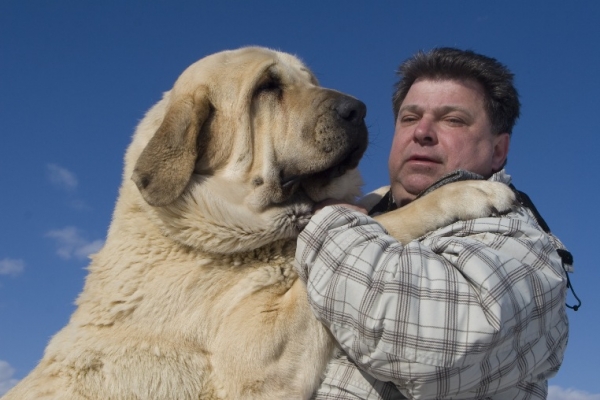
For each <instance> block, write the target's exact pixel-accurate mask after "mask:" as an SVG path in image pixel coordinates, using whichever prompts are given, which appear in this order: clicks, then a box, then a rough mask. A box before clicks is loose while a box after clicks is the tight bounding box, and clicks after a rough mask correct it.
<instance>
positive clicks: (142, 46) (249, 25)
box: [0, 0, 600, 400]
mask: <svg viewBox="0 0 600 400" xmlns="http://www.w3.org/2000/svg"><path fill="white" fill-rule="evenodd" d="M244 45H262V46H267V47H272V48H275V49H280V50H283V51H287V52H290V53H295V54H297V55H298V56H300V58H302V59H303V60H304V61H305V62H306V63H307V64H308V65H309V66H310V67H311V68H312V70H313V71H314V72H315V74H316V75H317V77H318V78H319V80H320V82H321V84H322V85H323V86H327V87H332V88H335V89H338V90H340V91H343V92H347V93H350V94H352V95H354V96H356V97H358V98H360V99H361V100H363V101H364V102H365V103H366V104H367V107H368V113H367V125H368V127H369V130H370V135H371V136H370V142H371V144H370V147H369V150H368V151H367V153H366V155H365V157H364V159H363V161H362V163H361V171H362V173H363V175H364V178H365V181H366V185H365V188H364V189H365V191H369V190H372V189H375V188H377V187H379V186H382V185H384V184H386V183H387V180H388V175H387V154H388V148H389V145H390V143H391V138H392V132H393V116H392V110H391V101H390V99H391V93H392V86H393V84H394V82H395V79H396V78H395V70H396V67H397V66H398V64H399V63H400V62H401V61H402V60H404V59H405V58H407V57H409V56H410V55H411V54H412V53H414V52H416V51H418V50H421V49H423V50H428V49H431V48H432V47H436V46H456V47H460V48H468V49H472V50H475V51H477V52H480V53H483V54H486V55H489V56H492V57H495V58H497V59H499V60H500V61H502V62H503V63H505V64H506V65H508V66H509V68H511V69H512V71H513V72H514V73H515V74H516V84H517V87H518V90H519V92H520V95H521V101H522V104H523V107H522V117H521V118H520V120H519V121H518V123H517V126H516V128H515V130H514V134H513V140H512V145H511V153H510V156H509V163H508V172H509V173H510V174H511V175H512V176H513V179H514V183H515V184H516V186H517V187H518V188H520V189H521V190H524V191H525V192H527V193H528V194H529V195H530V197H531V198H532V199H533V201H534V202H535V204H536V205H537V207H538V209H539V210H540V211H541V213H542V215H543V216H544V217H545V219H546V221H547V222H548V224H549V225H550V227H551V228H552V230H553V232H555V233H556V234H557V235H558V236H559V237H560V238H561V239H562V240H563V242H564V243H565V244H566V245H567V247H568V248H569V249H570V250H571V251H572V253H573V254H574V257H575V268H576V272H575V273H574V274H573V275H572V276H571V279H572V282H573V284H574V286H575V289H576V291H577V294H578V295H579V297H581V299H582V300H583V307H582V308H581V309H580V310H579V311H578V312H573V311H569V317H570V325H571V336H570V341H569V347H568V350H567V354H566V358H565V361H564V363H563V366H562V369H561V370H560V372H559V373H558V375H557V376H556V377H555V378H554V379H552V380H551V381H550V385H551V391H550V398H551V399H553V400H557V399H570V400H575V399H578V400H590V399H595V400H599V399H600V379H598V373H599V372H600V368H599V367H598V362H599V361H598V360H599V359H600V340H598V336H599V333H598V331H600V322H599V321H600V313H599V308H598V306H599V304H600V290H599V288H598V284H599V283H600V268H599V267H598V255H597V254H598V251H599V250H600V248H599V247H597V246H598V242H599V240H598V239H599V235H598V226H599V225H600V218H599V211H598V210H599V208H598V205H597V202H598V198H599V194H600V193H599V189H598V187H599V185H598V184H599V183H600V182H599V179H598V174H597V170H598V165H599V161H598V152H599V150H600V146H599V145H600V107H599V105H600V102H599V100H598V96H599V94H600V77H599V76H600V75H599V74H600V2H596V1H573V2H565V1H522V0H519V1H498V2H491V1H472V0H462V1H419V2H417V1H415V2H408V1H371V2H368V1H364V0H363V1H355V0H345V1H334V0H320V1H313V0H304V1H281V0H279V1H275V0H274V1H262V0H253V1H247V2H242V1H237V2H236V1H223V0H221V1H210V2H209V1H195V2H192V1H172V2H167V1H117V0H114V1H97V2H91V1H79V0H77V1H67V0H65V1H40V0H38V1H21V0H1V1H0V394H2V393H3V392H4V391H6V390H7V389H8V388H9V387H10V386H12V385H14V384H15V383H16V381H18V380H19V379H22V378H23V377H24V376H25V375H26V374H27V373H28V372H29V371H30V370H31V369H32V368H33V367H34V366H35V365H36V363H37V361H38V360H39V359H40V358H41V356H42V353H43V350H44V348H45V346H46V343H47V341H48V339H49V338H50V337H51V336H52V335H53V334H54V333H56V332H57V331H58V330H59V329H60V328H61V327H62V326H64V325H65V324H66V322H67V321H68V318H69V316H70V314H71V313H72V312H73V310H74V306H73V302H74V300H75V298H76V296H77V295H78V293H79V292H80V291H81V288H82V287H83V281H84V278H85V275H86V271H85V268H86V266H87V264H88V260H87V256H88V255H89V254H90V253H92V252H94V251H95V250H97V249H98V248H99V247H100V246H101V245H102V243H103V240H104V238H105V235H106V231H107V228H108V225H109V223H110V219H111V213H112V209H113V205H114V203H115V200H116V197H117V190H118V188H119V185H120V182H121V173H122V165H123V163H122V159H123V154H124V151H125V149H126V147H127V145H128V143H129V141H130V138H131V135H132V133H133V130H134V128H135V126H136V124H137V122H138V121H139V120H140V119H141V118H142V116H143V115H144V113H145V111H146V110H147V109H148V108H149V107H150V106H151V105H152V104H154V103H155V102H157V101H158V100H159V99H160V97H161V94H162V92H164V91H166V90H168V89H170V87H171V86H172V84H173V82H174V81H175V79H176V78H177V76H178V75H179V74H180V73H181V72H182V71H183V69H184V68H186V67H187V66H188V65H189V64H191V63H192V62H194V61H196V60H197V59H199V58H201V57H203V56H204V55H207V54H210V53H213V52H216V51H220V50H225V49H231V48H237V47H240V46H244ZM570 301H571V302H574V300H573V299H571V300H570Z"/></svg>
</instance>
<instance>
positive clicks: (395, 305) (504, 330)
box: [296, 207, 568, 399]
mask: <svg viewBox="0 0 600 400" xmlns="http://www.w3.org/2000/svg"><path fill="white" fill-rule="evenodd" d="M296 261H297V269H298V271H299V274H300V275H301V277H302V278H303V279H304V280H305V281H306V282H307V290H308V297H309V302H310V304H311V306H312V308H313V311H314V313H315V314H316V316H317V318H319V319H320V320H321V321H322V322H323V323H324V324H325V325H326V326H327V327H328V328H329V329H330V331H331V332H332V334H333V335H334V337H335V338H336V340H337V341H338V342H339V343H340V345H341V347H342V348H343V349H344V351H345V352H346V353H347V354H348V356H349V357H350V358H351V359H352V360H353V361H354V362H355V363H356V364H357V365H358V367H359V368H361V369H362V370H363V371H366V372H367V373H369V374H370V375H372V376H374V377H376V378H377V379H380V380H383V381H391V382H393V383H394V384H396V386H397V387H398V388H399V389H400V391H401V392H402V393H403V394H404V395H405V396H407V397H409V398H417V399H434V398H449V397H452V398H456V399H459V398H481V397H486V396H490V395H493V394H495V393H499V392H501V391H503V390H506V389H508V388H514V387H515V386H518V385H527V384H529V383H535V382H539V381H543V380H545V379H548V378H549V377H551V376H553V375H554V374H555V373H556V371H557V370H558V368H559V366H560V364H561V362H562V358H563V354H564V350H565V346H566V341H567V335H568V323H567V317H566V312H565V307H564V302H565V296H566V277H565V272H564V270H563V268H562V263H561V260H560V258H559V257H558V254H557V253H556V249H555V248H554V245H553V244H552V241H551V240H550V238H549V237H548V235H546V234H545V233H544V232H543V231H542V230H541V229H540V228H539V227H538V226H537V224H536V223H535V221H533V220H532V219H531V218H530V217H529V216H528V214H527V213H526V212H524V210H519V211H517V212H513V213H511V214H510V215H508V216H504V217H502V218H482V219H477V220H472V221H462V222H457V223H455V224H452V225H450V226H448V227H445V228H442V229H440V230H438V231H436V232H434V233H433V234H431V235H429V236H428V237H426V238H424V239H422V240H420V241H417V240H415V241H412V242H411V243H409V244H408V245H406V246H403V245H402V244H400V243H399V242H397V241H396V240H395V239H393V238H392V237H390V236H389V235H387V233H386V231H385V230H384V228H383V227H382V226H380V225H379V224H378V223H377V222H376V221H374V220H373V219H371V218H369V217H367V216H365V215H362V214H360V213H356V212H353V211H350V210H348V209H345V208H343V207H327V208H325V209H323V210H321V212H319V213H318V214H317V215H315V216H314V217H313V218H312V220H311V222H310V223H309V224H308V226H307V227H306V228H305V230H304V231H303V232H302V233H301V235H300V237H299V239H298V247H297V250H296Z"/></svg>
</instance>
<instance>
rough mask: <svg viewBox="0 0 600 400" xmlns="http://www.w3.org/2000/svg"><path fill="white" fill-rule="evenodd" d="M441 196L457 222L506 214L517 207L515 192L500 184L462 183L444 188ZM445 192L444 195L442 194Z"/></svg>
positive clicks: (486, 182)
mask: <svg viewBox="0 0 600 400" xmlns="http://www.w3.org/2000/svg"><path fill="white" fill-rule="evenodd" d="M439 191H440V193H439V195H440V196H441V197H442V199H443V200H442V201H443V203H444V204H445V207H444V208H446V207H447V211H449V212H450V213H452V214H455V215H454V217H455V219H457V220H469V219H476V218H485V217H490V216H498V215H502V214H506V213H508V212H510V211H512V210H513V209H515V208H516V206H517V200H516V197H515V194H514V192H513V191H512V190H511V189H510V188H509V187H508V185H505V184H504V183H500V182H489V181H474V180H473V181H471V180H469V181H461V182H454V183H450V184H448V185H445V186H442V187H441V188H440V189H439ZM442 192H443V193H442Z"/></svg>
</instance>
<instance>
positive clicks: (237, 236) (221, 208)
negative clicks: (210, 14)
mask: <svg viewBox="0 0 600 400" xmlns="http://www.w3.org/2000/svg"><path fill="white" fill-rule="evenodd" d="M365 113H366V108H365V105H364V104H363V103H362V102H360V101H358V100H356V99H354V98H352V97H350V96H347V95H344V94H342V93H339V92H336V91H333V90H329V89H325V88H322V87H319V86H318V83H317V81H316V79H315V77H314V76H313V75H312V73H311V72H310V71H309V70H308V69H307V68H306V67H305V66H304V65H303V64H302V63H301V62H300V61H299V60H298V59H297V58H295V57H293V56H291V55H289V54H285V53H280V52H275V51H272V50H267V49H263V48H243V49H240V50H235V51H228V52H222V53H217V54H214V55H212V56H209V57H206V58H204V59H202V60H200V61H198V62H197V63H195V64H193V65H192V66H190V67H189V68H188V69H187V70H186V71H184V73H183V74H182V75H181V76H180V77H179V79H178V80H177V82H176V83H175V86H174V87H173V89H172V90H171V91H170V92H168V93H166V94H165V97H164V98H163V100H162V101H161V102H159V103H158V104H157V105H156V106H155V107H154V108H153V109H151V110H150V112H149V113H148V114H147V115H146V117H145V118H144V120H143V121H142V122H141V123H140V125H139V127H138V130H137V132H136V135H135V136H134V141H133V143H132V145H131V147H130V149H129V151H128V154H127V157H126V174H132V175H129V176H133V180H134V181H135V183H136V185H137V187H138V189H139V191H140V193H141V195H142V196H143V198H144V199H145V202H146V203H147V204H144V205H143V206H144V208H145V209H146V210H147V211H148V212H149V214H150V218H151V219H153V220H155V222H156V223H157V224H159V225H160V227H161V229H162V230H163V232H164V233H165V234H167V235H168V236H170V237H173V238H174V239H175V240H177V241H180V242H182V243H184V244H186V245H188V246H191V247H193V248H197V249H201V250H203V251H211V252H219V253H221V252H224V253H230V252H232V251H245V250H251V249H254V248H257V247H260V246H262V245H264V244H267V243H269V242H273V241H275V240H279V239H286V238H294V237H295V236H297V234H298V233H299V231H300V230H301V229H302V228H303V227H304V226H305V225H306V223H307V222H308V219H309V218H310V215H311V208H312V205H313V204H314V202H315V201H319V200H323V199H325V198H328V197H333V198H338V199H345V200H347V201H351V200H353V199H354V197H355V196H357V195H358V194H359V191H360V184H361V181H360V177H359V176H358V172H357V171H356V170H355V168H356V167H357V165H358V162H359V160H360V157H361V156H362V154H363V153H364V151H365V149H366V146H367V129H366V126H365V123H364V117H365Z"/></svg>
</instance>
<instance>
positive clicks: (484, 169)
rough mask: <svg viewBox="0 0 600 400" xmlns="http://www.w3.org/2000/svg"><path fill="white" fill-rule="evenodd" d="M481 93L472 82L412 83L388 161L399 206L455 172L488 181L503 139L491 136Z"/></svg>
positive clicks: (499, 160)
mask: <svg viewBox="0 0 600 400" xmlns="http://www.w3.org/2000/svg"><path fill="white" fill-rule="evenodd" d="M484 99H485V97H484V92H483V88H482V87H481V85H480V84H479V83H478V82H476V81H473V80H427V79H424V80H417V81H415V83H414V84H413V85H412V86H411V88H410V90H409V91H408V93H407V95H406V98H405V99H404V101H403V102H402V104H401V105H400V110H399V112H398V119H397V120H396V129H395V132H394V140H393V142H392V149H391V152H390V158H389V163H388V167H389V172H390V182H391V186H392V193H393V195H394V199H395V200H396V203H397V204H398V205H399V206H402V205H404V204H406V203H408V202H410V201H412V200H414V198H415V197H416V196H417V195H418V194H419V193H420V192H421V191H423V190H425V189H426V188H427V187H429V186H430V185H431V184H433V183H434V182H435V181H437V180H438V179H439V178H441V177H442V176H444V175H446V174H447V173H449V172H452V171H454V170H456V169H459V168H460V169H464V170H468V171H471V172H475V173H478V174H480V175H483V176H484V177H486V178H487V177H489V176H491V175H492V174H493V173H494V172H496V171H498V170H500V169H501V167H502V165H503V164H504V161H505V160H506V156H507V153H508V145H509V140H510V137H509V135H508V133H501V134H499V135H495V134H493V133H492V126H491V122H490V119H489V117H488V115H487V112H486V110H485V103H484Z"/></svg>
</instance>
